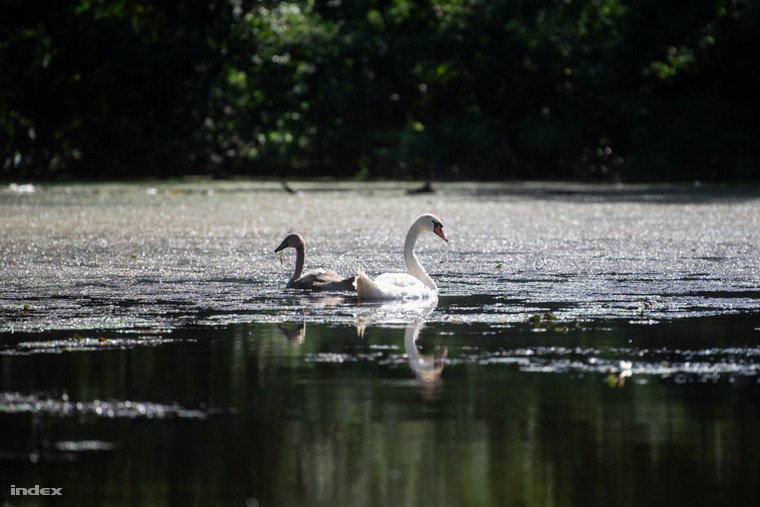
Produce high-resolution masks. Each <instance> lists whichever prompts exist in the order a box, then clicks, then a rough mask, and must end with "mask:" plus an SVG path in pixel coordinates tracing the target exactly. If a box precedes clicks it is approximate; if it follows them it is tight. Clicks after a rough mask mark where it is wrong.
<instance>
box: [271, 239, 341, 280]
mask: <svg viewBox="0 0 760 507" xmlns="http://www.w3.org/2000/svg"><path fill="white" fill-rule="evenodd" d="M286 248H295V249H296V269H295V271H293V276H292V277H290V281H288V284H287V285H286V286H285V287H286V288H288V289H311V290H354V277H353V276H352V277H350V278H344V277H342V276H341V275H339V274H338V273H336V272H335V271H325V270H324V269H317V270H314V271H310V272H308V273H306V274H303V265H304V262H305V257H306V255H305V252H304V250H305V246H304V240H303V237H302V236H301V235H300V234H298V233H295V232H294V233H293V234H289V235H288V236H287V237H286V238H285V239H284V240H282V243H280V246H278V247H277V248H275V250H274V253H277V252H280V251H282V250H284V249H286ZM280 261H282V254H280Z"/></svg>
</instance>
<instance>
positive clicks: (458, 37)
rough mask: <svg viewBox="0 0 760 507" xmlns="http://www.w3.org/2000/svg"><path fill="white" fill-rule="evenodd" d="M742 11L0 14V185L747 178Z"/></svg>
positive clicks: (425, 8)
mask: <svg viewBox="0 0 760 507" xmlns="http://www.w3.org/2000/svg"><path fill="white" fill-rule="evenodd" d="M759 28H760V7H758V6H757V5H756V3H755V2H751V1H750V0H730V1H729V0H692V1H690V2H683V1H681V2H666V3H662V2H656V1H654V0H627V1H626V0H589V1H586V2H574V1H566V0H538V1H536V0H531V1H527V0H491V1H485V0H466V1H465V0H447V1H410V0H369V1H366V2H347V1H341V0H302V1H295V2H277V1H268V2H266V1H264V2H261V1H252V0H251V1H248V0H217V1H212V2H210V3H208V2H206V3H197V2H187V1H184V0H177V1H174V2H164V1H154V2H149V1H136V0H118V1H107V0H100V1H98V0H78V1H60V2H52V3H49V2H47V3H42V2H37V1H32V0H23V1H22V0H2V2H0V68H2V69H3V72H2V74H0V164H2V166H0V171H2V172H0V174H1V175H2V176H3V177H5V178H33V177H45V178H58V177H80V178H81V177H85V178H103V177H108V178H111V177H143V176H176V175H181V174H215V175H219V176H224V175H232V174H245V175H263V176H266V175H274V174H279V175H286V174H287V175H291V176H313V175H320V174H321V175H333V176H339V177H355V176H360V177H394V178H408V177H415V178H433V177H437V178H483V179H494V178H495V179H503V178H601V179H610V178H622V179H627V180H658V179H670V180H674V179H675V180H678V179H723V180H748V179H756V178H757V175H758V163H759V162H760V154H759V153H758V148H757V147H756V144H757V143H756V139H758V138H760V126H759V123H760V121H758V118H760V111H759V110H758V108H759V106H758V101H756V100H754V97H755V95H756V93H757V91H756V90H757V89H760V87H759V86H758V85H759V84H760V75H759V72H760V70H759V69H760V67H759V66H758V63H760V62H758V59H760V42H758V38H757V37H756V33H757V31H758V29H759Z"/></svg>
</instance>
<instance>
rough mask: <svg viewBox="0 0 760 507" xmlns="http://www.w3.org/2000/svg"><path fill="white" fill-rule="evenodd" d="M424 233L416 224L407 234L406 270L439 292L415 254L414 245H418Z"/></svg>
mask: <svg viewBox="0 0 760 507" xmlns="http://www.w3.org/2000/svg"><path fill="white" fill-rule="evenodd" d="M421 233H422V229H421V228H420V227H419V226H418V225H417V224H416V223H415V224H414V225H413V226H412V227H411V228H410V229H409V232H407V233H406V241H405V242H404V260H405V261H406V268H407V269H408V270H409V273H410V274H411V275H412V276H414V277H415V278H418V279H419V280H420V281H422V283H424V284H425V285H427V286H428V287H430V288H431V289H433V290H435V291H437V290H438V287H437V286H436V284H435V282H434V281H433V279H432V278H430V276H429V275H428V274H427V271H425V268H423V267H422V264H420V260H419V259H418V258H417V254H416V253H414V245H415V243H417V238H418V237H419V235H420V234H421Z"/></svg>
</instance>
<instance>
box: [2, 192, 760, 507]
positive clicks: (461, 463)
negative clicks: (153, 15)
mask: <svg viewBox="0 0 760 507" xmlns="http://www.w3.org/2000/svg"><path fill="white" fill-rule="evenodd" d="M292 186H294V187H296V189H297V190H299V193H297V194H291V193H287V192H285V191H284V190H283V188H282V187H281V185H280V184H279V183H278V182H272V183H270V182H248V181H228V182H211V181H182V182H170V183H163V182H162V183H157V182H151V183H143V184H138V183H135V184H97V185H95V184H93V185H70V186H66V185H56V186H44V185H42V186H18V185H15V186H10V187H4V188H3V189H1V190H0V226H1V227H2V239H0V422H2V425H3V428H4V430H5V431H4V432H3V435H2V436H1V437H0V470H1V471H2V473H0V477H3V479H2V480H3V481H5V483H0V491H1V493H0V495H2V498H3V501H4V502H7V503H9V504H12V505H15V504H21V503H23V504H29V503H30V501H31V502H32V503H33V502H34V501H37V500H39V498H41V497H37V498H36V499H35V498H32V497H28V496H27V497H25V498H23V499H22V500H23V501H20V500H19V499H20V498H21V497H19V496H18V495H15V494H12V493H13V491H12V490H11V487H12V486H13V487H21V488H32V487H34V486H35V485H37V484H39V485H40V487H51V488H52V487H55V488H63V490H62V492H63V495H64V496H63V497H59V498H57V499H56V500H57V503H70V504H97V503H106V504H117V505H118V504H125V505H126V504H135V503H138V504H144V505H165V504H172V503H180V502H182V503H189V504H198V505H222V504H229V505H278V506H279V505H571V504H572V505H578V504H582V505H611V504H621V505H642V504H644V505H665V504H668V505H673V504H696V505H708V504H709V505H714V504H720V503H724V502H726V501H729V502H731V503H740V504H745V505H750V504H754V503H757V502H758V501H760V486H758V484H757V477H758V476H760V475H758V474H760V458H758V456H760V437H758V432H757V423H758V421H759V420H760V318H758V317H760V313H759V312H758V308H759V307H760V305H759V304H758V303H759V302H760V284H759V283H758V275H759V273H758V269H760V268H759V266H760V264H759V263H758V261H759V260H760V251H759V250H758V247H759V246H760V193H758V192H757V190H756V189H753V188H750V189H746V188H742V189H737V188H705V187H701V188H692V187H633V186H583V185H560V184H552V185H549V184H527V183H524V184H499V185H496V184H490V185H485V184H449V185H445V184H440V185H437V186H436V188H437V192H435V193H432V194H420V195H407V194H406V192H405V190H406V188H407V185H404V184H399V183H384V184H377V183H373V184H365V183H332V182H322V183H298V182H294V183H292ZM423 212H432V213H435V214H436V215H437V216H438V217H440V219H441V221H442V222H443V224H444V229H445V231H446V233H447V235H448V237H449V242H448V243H444V242H443V241H441V240H440V239H438V238H437V237H435V236H433V235H432V234H429V235H423V236H422V237H421V238H420V241H419V243H418V248H417V251H418V255H419V257H420V259H421V262H422V263H423V265H425V266H426V268H427V270H428V272H429V273H430V275H431V276H432V277H433V278H434V279H436V281H437V282H438V286H439V292H440V295H439V298H438V299H437V300H434V301H422V302H420V301H417V302H407V303H404V304H398V303H396V304H378V303H364V302H359V301H358V300H357V297H356V295H355V294H351V293H347V292H346V293H327V294H320V293H311V292H298V291H292V290H286V289H284V285H285V283H286V281H287V279H288V278H289V276H290V274H291V273H292V268H293V263H294V254H293V251H292V250H289V251H286V252H285V255H284V259H283V262H284V264H283V265H281V264H280V258H279V256H278V255H276V254H274V253H273V250H274V248H275V247H276V246H277V245H278V244H279V243H280V241H281V240H282V239H283V238H284V237H285V236H286V235H287V234H288V233H289V232H299V233H301V234H302V235H303V236H304V237H305V239H306V253H307V258H306V262H307V269H308V268H310V267H312V268H313V267H329V268H331V269H334V270H336V271H338V272H341V273H344V274H346V275H349V274H353V273H355V272H356V271H357V270H358V269H359V268H363V269H364V270H365V271H366V272H367V273H368V274H369V275H370V276H374V275H377V274H379V273H382V272H386V271H403V270H404V269H405V267H404V263H403V257H402V246H403V240H404V237H405V234H406V230H407V228H408V227H409V225H410V224H411V223H412V222H413V220H414V219H415V218H416V217H417V215H419V214H420V213H423ZM6 483H7V484H6Z"/></svg>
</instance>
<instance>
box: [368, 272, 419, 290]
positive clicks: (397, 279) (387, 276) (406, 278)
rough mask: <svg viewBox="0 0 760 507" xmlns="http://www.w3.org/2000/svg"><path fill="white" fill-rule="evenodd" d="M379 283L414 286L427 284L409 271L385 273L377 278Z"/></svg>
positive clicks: (376, 281)
mask: <svg viewBox="0 0 760 507" xmlns="http://www.w3.org/2000/svg"><path fill="white" fill-rule="evenodd" d="M375 283H377V284H387V285H393V286H395V287H412V286H415V285H421V286H423V287H424V286H425V284H424V283H422V281H421V280H420V279H419V278H416V277H414V276H412V275H410V274H409V273H383V274H382V275H380V276H378V277H377V278H375Z"/></svg>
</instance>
